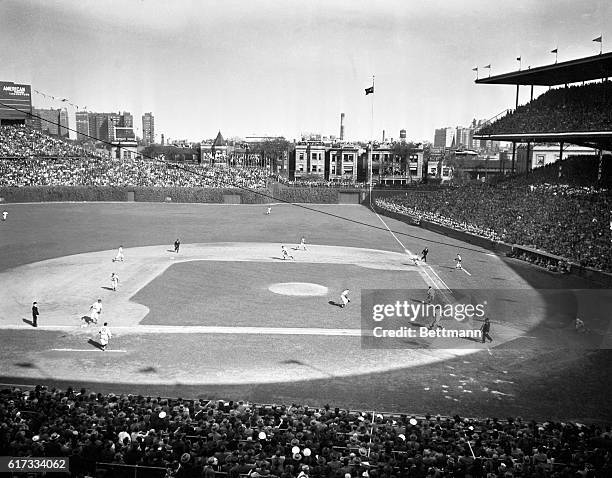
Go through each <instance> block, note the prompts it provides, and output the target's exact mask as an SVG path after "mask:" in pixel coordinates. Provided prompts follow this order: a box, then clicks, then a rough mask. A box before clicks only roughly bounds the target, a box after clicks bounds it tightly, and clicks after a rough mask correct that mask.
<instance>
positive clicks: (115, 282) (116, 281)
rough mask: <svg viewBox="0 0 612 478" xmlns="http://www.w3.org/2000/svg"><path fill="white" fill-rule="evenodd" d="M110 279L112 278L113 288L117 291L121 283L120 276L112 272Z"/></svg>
mask: <svg viewBox="0 0 612 478" xmlns="http://www.w3.org/2000/svg"><path fill="white" fill-rule="evenodd" d="M110 280H111V287H112V288H113V290H114V291H116V290H117V286H118V285H119V276H118V275H117V274H115V273H114V272H113V273H112V274H111V278H110Z"/></svg>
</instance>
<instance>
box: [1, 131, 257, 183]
mask: <svg viewBox="0 0 612 478" xmlns="http://www.w3.org/2000/svg"><path fill="white" fill-rule="evenodd" d="M268 175H269V174H268V172H266V171H264V170H261V169H255V168H226V169H224V168H213V167H210V166H204V165H199V164H189V166H187V167H183V166H182V165H180V164H178V163H167V162H161V161H155V160H141V159H112V158H109V157H108V156H102V155H98V154H96V153H92V152H91V151H88V150H84V149H82V148H80V147H79V146H76V145H73V144H71V143H67V142H64V141H62V140H59V139H55V138H51V137H49V136H47V135H44V134H42V133H40V132H38V131H36V130H32V129H29V128H25V127H13V126H9V127H1V128H0V187H22V186H119V187H121V186H149V187H173V186H177V187H211V188H217V187H219V188H221V187H231V186H236V185H237V186H240V187H246V188H255V189H257V188H265V187H266V185H267V181H268Z"/></svg>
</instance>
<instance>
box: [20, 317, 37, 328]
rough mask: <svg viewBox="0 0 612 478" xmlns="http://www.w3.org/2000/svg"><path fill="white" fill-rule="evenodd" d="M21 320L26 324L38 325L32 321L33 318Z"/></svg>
mask: <svg viewBox="0 0 612 478" xmlns="http://www.w3.org/2000/svg"><path fill="white" fill-rule="evenodd" d="M21 320H23V321H24V322H25V323H26V324H28V325H31V326H32V327H36V326H35V325H34V322H32V321H31V320H28V319H21Z"/></svg>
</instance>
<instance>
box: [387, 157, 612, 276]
mask: <svg viewBox="0 0 612 478" xmlns="http://www.w3.org/2000/svg"><path fill="white" fill-rule="evenodd" d="M570 162H571V161H568V162H564V163H566V164H569V163H570ZM557 169H558V168H557ZM550 171H554V170H553V169H550V170H549V172H550ZM548 175H549V173H547V172H545V171H544V172H542V174H540V175H537V174H534V175H533V176H532V175H527V176H522V177H519V178H515V179H513V180H511V181H506V182H501V183H498V184H496V185H489V184H468V185H462V186H458V187H443V188H439V189H435V190H430V191H426V190H407V191H406V192H405V193H403V194H401V195H398V196H395V197H392V198H388V199H377V200H376V201H375V204H376V205H377V206H379V207H381V208H386V209H389V210H391V211H395V212H399V213H403V214H407V215H410V216H412V217H415V218H417V219H423V220H427V221H431V222H434V223H437V224H442V225H444V226H448V227H451V228H454V229H459V230H463V231H467V232H470V233H472V234H476V235H479V236H482V237H485V238H487V239H491V240H494V241H502V242H505V243H509V244H517V245H521V246H526V247H529V248H532V249H538V250H542V251H546V252H548V253H550V254H553V255H556V256H560V257H562V258H564V259H566V260H569V261H571V262H573V263H576V264H579V265H581V266H588V267H593V268H595V269H599V270H603V271H608V272H612V254H610V251H611V250H612V195H611V194H610V191H608V190H606V189H596V188H594V187H592V186H590V187H586V186H582V187H580V186H572V185H569V184H563V182H564V179H563V178H560V179H559V181H560V182H558V183H546V182H541V179H543V178H548V177H549V176H548ZM553 262H554V263H553ZM543 266H544V267H547V268H551V267H552V268H554V270H560V271H562V270H566V267H565V266H564V267H559V264H558V262H557V261H556V260H555V261H550V262H547V263H546V264H543ZM551 270H552V269H551Z"/></svg>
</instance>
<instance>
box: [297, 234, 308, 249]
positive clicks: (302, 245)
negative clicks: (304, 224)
mask: <svg viewBox="0 0 612 478" xmlns="http://www.w3.org/2000/svg"><path fill="white" fill-rule="evenodd" d="M297 249H302V250H304V251H305V250H306V239H304V238H303V237H302V240H301V241H300V245H299V246H297Z"/></svg>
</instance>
